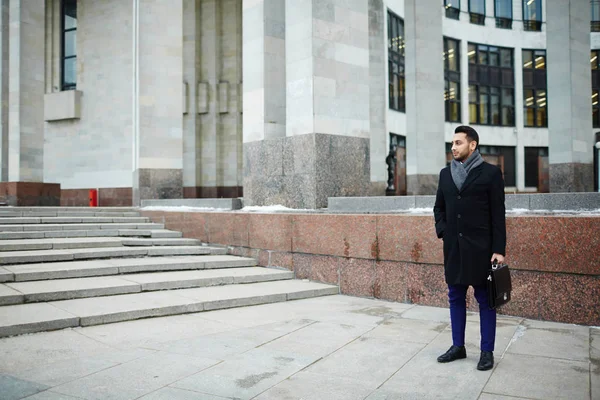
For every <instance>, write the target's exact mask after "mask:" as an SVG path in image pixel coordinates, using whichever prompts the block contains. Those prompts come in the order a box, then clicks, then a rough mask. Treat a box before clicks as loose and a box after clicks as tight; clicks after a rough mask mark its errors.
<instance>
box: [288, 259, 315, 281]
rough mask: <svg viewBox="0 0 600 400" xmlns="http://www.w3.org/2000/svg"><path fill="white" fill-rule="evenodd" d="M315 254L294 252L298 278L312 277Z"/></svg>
mask: <svg viewBox="0 0 600 400" xmlns="http://www.w3.org/2000/svg"><path fill="white" fill-rule="evenodd" d="M314 257H315V256H313V255H311V254H299V253H292V259H293V262H294V275H295V276H296V279H310V276H311V274H312V260H313V258H314Z"/></svg>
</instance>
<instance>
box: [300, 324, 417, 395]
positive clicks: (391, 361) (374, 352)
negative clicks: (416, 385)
mask: <svg viewBox="0 0 600 400" xmlns="http://www.w3.org/2000/svg"><path fill="white" fill-rule="evenodd" d="M425 346H426V344H423V343H412V342H403V341H398V340H393V339H388V338H374V337H365V336H362V337H360V338H359V339H357V340H356V341H353V342H352V343H350V344H348V345H346V346H344V347H343V348H341V349H339V350H338V351H336V352H335V353H333V354H331V355H330V356H328V357H326V358H325V359H324V360H322V361H321V362H319V363H317V364H314V365H312V366H310V367H308V368H307V369H306V371H307V372H311V373H314V374H317V375H329V376H339V377H342V378H346V379H350V380H353V381H361V382H363V384H364V386H366V387H369V388H370V389H371V390H375V389H377V387H378V386H379V385H380V384H381V382H385V381H386V380H387V379H389V378H390V377H392V375H394V374H395V373H396V371H398V370H399V369H400V368H402V367H403V366H404V365H405V364H406V363H407V362H408V361H409V360H410V359H412V358H413V357H414V356H415V354H417V353H418V352H419V351H421V349H423V347H425Z"/></svg>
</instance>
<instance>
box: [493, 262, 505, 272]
mask: <svg viewBox="0 0 600 400" xmlns="http://www.w3.org/2000/svg"><path fill="white" fill-rule="evenodd" d="M504 266H506V264H498V260H494V261H493V262H492V271H495V270H497V269H498V268H501V267H504Z"/></svg>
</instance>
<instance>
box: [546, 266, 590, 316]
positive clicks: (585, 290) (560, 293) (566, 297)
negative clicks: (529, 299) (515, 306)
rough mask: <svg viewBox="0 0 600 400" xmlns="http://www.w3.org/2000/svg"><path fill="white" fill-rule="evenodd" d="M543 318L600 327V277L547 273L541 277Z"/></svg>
mask: <svg viewBox="0 0 600 400" xmlns="http://www.w3.org/2000/svg"><path fill="white" fill-rule="evenodd" d="M540 319H542V320H548V321H558V322H567V323H572V324H584V325H593V326H598V325H600V277H597V276H585V275H563V274H544V275H543V277H541V278H540Z"/></svg>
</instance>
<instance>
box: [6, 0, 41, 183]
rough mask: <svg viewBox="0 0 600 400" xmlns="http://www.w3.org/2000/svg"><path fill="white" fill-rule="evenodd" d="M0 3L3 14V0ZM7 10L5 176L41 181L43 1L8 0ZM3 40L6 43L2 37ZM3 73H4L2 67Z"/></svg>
mask: <svg viewBox="0 0 600 400" xmlns="http://www.w3.org/2000/svg"><path fill="white" fill-rule="evenodd" d="M2 3H3V4H2V8H3V14H4V12H5V11H6V8H5V7H6V1H3V2H2ZM9 12H10V15H9V20H10V26H9V28H8V32H9V35H10V40H9V43H8V56H9V61H8V91H9V93H8V116H9V122H8V180H9V181H13V182H39V183H41V182H43V180H44V168H43V163H44V43H45V41H44V32H45V30H44V26H45V25H44V22H45V2H43V1H26V0H10V6H9ZM4 22H6V19H5V18H3V23H4ZM4 32H6V31H5V30H4V29H3V33H4ZM3 36H4V35H3ZM2 42H3V44H6V41H5V40H4V39H3V40H2ZM3 50H4V49H3ZM2 53H5V52H4V51H3V52H2ZM4 57H5V56H4V55H3V56H2V58H3V63H2V65H3V67H4V66H6V63H5V62H4ZM2 73H3V76H4V73H5V71H4V68H3V71H2ZM3 82H4V79H3ZM3 86H4V85H3ZM3 89H4V87H3ZM3 106H4V102H3ZM3 122H4V120H3Z"/></svg>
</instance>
